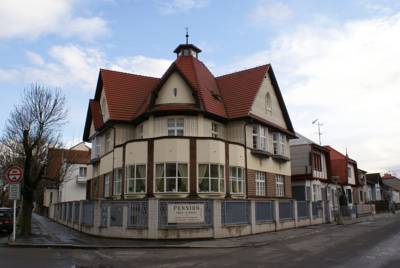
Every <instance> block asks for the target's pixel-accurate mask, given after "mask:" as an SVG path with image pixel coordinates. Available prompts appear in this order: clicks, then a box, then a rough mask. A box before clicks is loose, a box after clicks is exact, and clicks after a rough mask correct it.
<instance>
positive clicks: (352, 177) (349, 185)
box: [324, 146, 359, 207]
mask: <svg viewBox="0 0 400 268" xmlns="http://www.w3.org/2000/svg"><path fill="white" fill-rule="evenodd" d="M324 147H325V148H326V149H328V150H329V155H330V161H331V163H330V166H331V174H332V177H333V178H336V179H337V182H338V185H340V188H341V189H343V190H344V194H345V196H346V199H347V203H348V205H349V207H352V206H353V204H355V201H356V200H354V196H355V193H356V192H357V191H358V186H359V177H358V169H357V162H356V161H355V160H353V159H351V158H349V157H348V156H347V155H344V154H342V153H340V152H339V151H337V150H335V149H334V148H332V147H331V146H324Z"/></svg>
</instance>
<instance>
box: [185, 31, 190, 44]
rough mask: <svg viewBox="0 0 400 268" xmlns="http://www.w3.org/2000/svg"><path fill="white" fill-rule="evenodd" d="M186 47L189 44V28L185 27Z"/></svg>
mask: <svg viewBox="0 0 400 268" xmlns="http://www.w3.org/2000/svg"><path fill="white" fill-rule="evenodd" d="M185 29H186V45H187V44H189V27H186V28H185Z"/></svg>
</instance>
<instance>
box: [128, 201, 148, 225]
mask: <svg viewBox="0 0 400 268" xmlns="http://www.w3.org/2000/svg"><path fill="white" fill-rule="evenodd" d="M148 218H149V214H148V205H147V201H132V202H129V203H128V227H135V228H146V227H147V224H148Z"/></svg>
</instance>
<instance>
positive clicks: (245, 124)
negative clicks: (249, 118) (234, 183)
mask: <svg viewBox="0 0 400 268" xmlns="http://www.w3.org/2000/svg"><path fill="white" fill-rule="evenodd" d="M247 125H248V123H247V122H246V121H245V123H244V128H243V132H244V165H245V172H246V173H245V174H246V198H248V197H249V187H248V180H249V179H248V177H249V176H248V169H247V132H246V127H247Z"/></svg>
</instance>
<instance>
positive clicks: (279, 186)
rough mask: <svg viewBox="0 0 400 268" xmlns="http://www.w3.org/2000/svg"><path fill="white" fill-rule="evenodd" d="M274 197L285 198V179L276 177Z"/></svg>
mask: <svg viewBox="0 0 400 268" xmlns="http://www.w3.org/2000/svg"><path fill="white" fill-rule="evenodd" d="M276 196H280V197H283V196H285V177H284V176H281V175H276Z"/></svg>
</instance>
